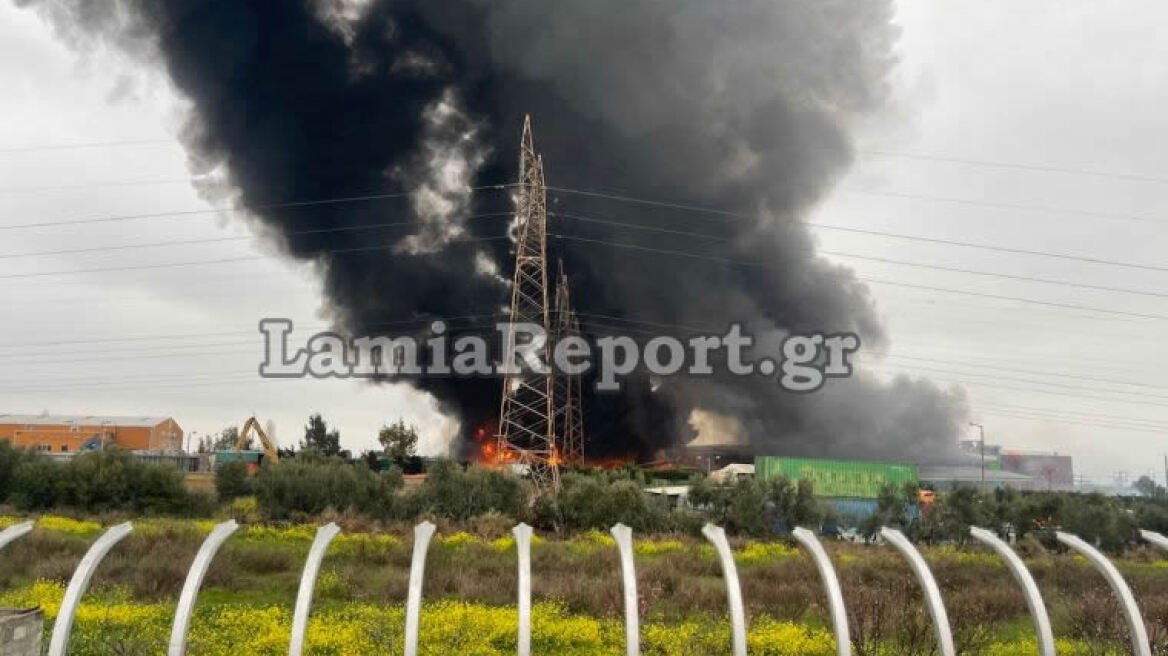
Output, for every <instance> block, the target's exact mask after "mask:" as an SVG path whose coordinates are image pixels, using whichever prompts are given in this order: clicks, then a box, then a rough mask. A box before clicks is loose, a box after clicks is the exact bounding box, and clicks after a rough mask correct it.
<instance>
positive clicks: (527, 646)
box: [511, 524, 531, 656]
mask: <svg viewBox="0 0 1168 656" xmlns="http://www.w3.org/2000/svg"><path fill="white" fill-rule="evenodd" d="M511 534H512V535H514V536H515V550H516V552H518V554H519V636H518V641H517V642H518V650H517V651H518V653H519V656H531V527H530V526H528V525H527V524H519V525H518V526H516V527H515V528H513V529H511Z"/></svg>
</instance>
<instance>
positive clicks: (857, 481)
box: [754, 456, 917, 499]
mask: <svg viewBox="0 0 1168 656" xmlns="http://www.w3.org/2000/svg"><path fill="white" fill-rule="evenodd" d="M754 475H755V477H756V478H757V479H758V480H760V481H769V480H773V479H776V478H779V477H780V476H786V477H787V478H789V479H791V480H799V479H801V478H805V479H807V480H809V481H811V484H812V485H813V486H814V489H815V496H817V497H833V498H849V499H875V498H876V497H878V496H880V489H881V488H883V487H884V486H885V485H894V486H896V487H901V486H902V485H904V484H905V483H915V482H917V466H916V465H910V464H905V463H892V462H864V461H859V460H822V459H819V458H786V457H779V456H759V457H756V458H755V459H754Z"/></svg>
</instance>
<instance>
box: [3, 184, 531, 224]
mask: <svg viewBox="0 0 1168 656" xmlns="http://www.w3.org/2000/svg"><path fill="white" fill-rule="evenodd" d="M513 186H514V184H496V185H482V186H478V187H471V188H469V189H468V190H467V191H483V190H490V189H506V188H509V187H513ZM411 193H412V192H408V191H406V192H394V193H370V194H362V195H358V196H340V197H335V198H322V199H316V200H299V201H286V202H279V203H266V204H261V205H255V206H253V207H247V208H209V209H198V210H177V211H167V212H150V213H146V214H120V215H113V216H103V217H93V218H88V219H63V220H60V221H45V222H42V223H19V224H15V225H6V226H0V230H17V229H24V228H44V227H51V226H62V225H86V224H90V223H109V222H115V221H135V220H139V219H160V218H177V217H184V216H196V215H200V214H215V213H218V212H239V211H251V212H262V211H264V210H275V209H286V208H291V207H314V206H318V205H337V204H345V203H364V202H369V201H375V200H385V199H389V198H404V197H407V196H409V195H411Z"/></svg>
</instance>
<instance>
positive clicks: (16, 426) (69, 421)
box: [0, 414, 183, 454]
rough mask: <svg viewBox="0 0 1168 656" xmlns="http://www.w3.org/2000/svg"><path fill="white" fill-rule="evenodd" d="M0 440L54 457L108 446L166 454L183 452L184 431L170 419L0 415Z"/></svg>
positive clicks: (124, 449)
mask: <svg viewBox="0 0 1168 656" xmlns="http://www.w3.org/2000/svg"><path fill="white" fill-rule="evenodd" d="M0 440H7V441H9V442H11V443H12V444H13V446H17V447H21V448H25V449H29V450H34V451H41V452H44V453H53V454H60V453H77V452H79V451H86V450H96V449H102V448H109V447H116V448H119V449H122V450H123V451H151V452H157V453H165V452H178V451H181V450H182V448H183V430H182V428H181V427H180V426H179V425H178V423H177V422H175V420H174V419H172V418H170V417H115V416H109V417H102V416H89V415H47V414H46V415H10V414H0Z"/></svg>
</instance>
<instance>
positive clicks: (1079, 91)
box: [0, 0, 1168, 481]
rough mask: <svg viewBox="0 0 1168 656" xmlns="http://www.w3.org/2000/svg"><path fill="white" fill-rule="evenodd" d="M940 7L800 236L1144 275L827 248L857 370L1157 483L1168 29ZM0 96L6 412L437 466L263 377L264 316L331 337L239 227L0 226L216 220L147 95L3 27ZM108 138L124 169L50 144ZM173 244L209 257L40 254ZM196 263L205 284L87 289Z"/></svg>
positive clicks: (333, 389) (347, 411)
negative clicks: (851, 164) (924, 388)
mask: <svg viewBox="0 0 1168 656" xmlns="http://www.w3.org/2000/svg"><path fill="white" fill-rule="evenodd" d="M941 4H942V3H936V2H930V1H928V0H913V1H909V2H901V3H898V5H899V13H898V17H897V22H898V24H899V25H900V26H901V27H902V29H903V35H902V41H901V47H900V53H901V56H902V62H901V65H900V68H899V70H898V73H897V77H896V80H895V84H896V93H895V104H894V106H893V107H892V108H891V109H890V110H889V111H888V112H887V113H885V114H883V115H881V116H879V117H874V118H873V119H872V120H870V121H869V122H867V123H866V124H864V125H862V126H859V130H858V132H857V135H856V137H857V140H858V142H859V144H860V150H861V154H860V160H859V161H858V162H857V165H856V166H855V168H854V169H853V170H852V172H851V173H850V174H849V175H848V176H847V177H846V178H845V179H844V180H842V181H841V182H840V184H839V186H838V187H837V188H836V190H835V191H834V192H833V193H832V194H831V196H830V197H829V198H828V199H826V200H825V202H824V203H823V204H822V205H821V206H820V207H819V208H818V209H817V210H816V211H815V212H814V213H813V214H812V215H811V216H809V217H808V221H809V222H812V223H815V224H820V225H824V226H836V227H845V228H860V229H863V230H867V231H870V232H871V231H875V232H883V233H895V234H901V235H912V236H917V237H926V238H930V239H939V240H950V241H961V242H970V243H977V244H985V245H991V246H1001V247H1006V248H1011V249H1020V250H1028V251H1042V252H1046V253H1059V254H1067V255H1073V256H1076V257H1083V258H1092V259H1096V260H1108V261H1112V262H1124V263H1129V264H1136V265H1143V266H1145V267H1151V268H1138V267H1130V266H1129V267H1124V266H1117V265H1115V264H1101V263H1088V262H1083V261H1080V260H1075V259H1060V258H1052V257H1045V256H1040V255H1034V254H1019V253H1004V252H1001V251H1000V250H979V249H971V248H967V247H959V246H954V245H946V244H940V243H936V242H923V241H919V240H916V241H914V240H906V239H894V238H890V237H887V236H877V235H873V234H865V233H856V232H847V231H843V230H838V229H836V230H833V229H829V228H817V229H816V233H817V234H818V235H819V237H820V243H821V247H822V248H823V249H824V250H825V251H829V252H830V253H831V255H830V257H831V258H832V259H836V260H838V261H841V262H845V263H847V264H848V265H850V266H853V267H854V268H855V269H856V271H857V272H858V274H859V275H860V276H861V277H863V278H865V279H868V280H870V281H871V282H870V284H871V285H872V288H873V292H874V296H875V297H876V299H877V303H878V308H879V310H880V312H881V314H882V316H883V317H884V319H885V321H886V323H887V324H888V330H889V332H890V335H891V338H892V347H891V349H890V351H889V352H888V353H887V354H885V357H884V358H883V359H880V360H877V359H875V358H870V360H871V362H872V364H873V366H874V367H875V368H878V369H879V370H880V371H882V372H886V373H888V374H889V375H891V374H893V373H898V372H905V373H913V374H916V375H923V376H928V377H931V378H934V379H936V380H938V381H940V382H943V383H952V384H959V385H962V386H964V387H965V389H966V392H967V394H968V396H969V399H970V404H971V407H972V409H973V416H974V420H975V421H980V422H981V423H983V424H984V426H985V429H986V435H987V441H988V442H991V443H998V444H1002V445H1005V446H1008V447H1017V448H1025V449H1042V450H1057V451H1060V452H1063V453H1069V454H1072V455H1074V456H1075V457H1076V472H1077V473H1080V474H1085V475H1087V476H1089V477H1091V478H1095V479H1098V480H1101V481H1109V480H1110V479H1111V477H1112V474H1113V473H1114V472H1116V471H1119V470H1126V471H1128V472H1130V474H1131V475H1133V476H1138V475H1139V474H1143V473H1155V475H1156V478H1157V480H1161V481H1163V479H1164V466H1163V457H1164V456H1163V454H1164V453H1165V452H1168V380H1166V379H1165V377H1164V376H1163V375H1162V373H1161V372H1162V371H1164V368H1165V365H1166V364H1168V345H1165V343H1164V340H1163V336H1164V335H1165V334H1166V332H1168V331H1166V330H1165V328H1166V327H1168V273H1166V272H1165V271H1163V270H1162V269H1165V268H1168V258H1166V257H1165V256H1164V253H1165V252H1168V129H1166V128H1168V120H1166V119H1165V118H1164V107H1168V38H1165V37H1166V36H1168V35H1166V34H1165V33H1164V32H1165V28H1164V27H1163V26H1164V25H1168V6H1166V5H1164V4H1163V3H1162V2H1157V1H1155V0H1147V1H1143V2H1134V1H1133V2H1127V3H1123V4H1122V5H1120V4H1118V3H1110V2H1090V3H1088V2H1066V1H1065V0H1046V1H1044V2H1030V3H1025V5H1020V4H1019V3H1016V2H1008V1H1006V0H983V1H982V2H977V3H964V4H963V5H962V6H961V8H960V9H959V10H955V9H954V7H955V6H957V5H954V4H952V3H944V4H945V6H941ZM0 88H3V89H4V90H5V94H4V99H3V101H2V102H0V213H2V216H0V307H2V308H4V309H3V314H2V315H0V371H3V372H4V375H3V376H2V377H0V413H3V412H14V413H34V412H40V411H42V410H49V411H51V412H57V413H84V414H150V415H171V416H174V417H175V418H176V419H177V420H178V421H179V423H180V424H181V425H182V426H183V427H184V428H185V429H186V430H187V431H188V433H190V432H192V431H194V432H196V433H198V434H205V433H209V432H217V431H219V430H220V429H222V428H223V427H225V426H227V425H231V424H235V425H238V424H239V423H240V422H242V421H243V419H244V418H246V417H247V416H248V415H251V414H253V413H254V414H256V415H257V416H259V418H260V419H261V420H262V421H263V420H269V419H270V420H272V421H274V422H275V424H276V426H277V435H278V438H279V439H280V440H281V441H282V442H283V443H285V444H291V443H293V442H295V441H296V440H297V439H298V438H299V437H300V435H301V434H302V428H301V427H302V425H303V423H304V421H305V418H306V417H307V414H308V413H309V412H310V411H319V412H321V413H323V414H324V416H325V418H326V419H327V420H328V421H329V422H330V423H334V424H335V425H337V426H338V427H339V429H340V430H341V433H342V439H343V441H344V443H345V445H346V446H347V447H349V448H351V449H354V450H360V449H363V448H369V447H372V446H373V445H374V444H375V438H376V433H377V429H378V427H379V426H380V425H381V424H382V423H384V422H387V421H393V420H396V419H397V418H398V417H399V416H400V417H404V418H405V419H406V420H407V421H410V422H415V423H417V424H418V425H419V427H420V428H421V430H422V434H423V444H422V447H423V450H425V451H429V452H434V451H437V450H439V449H440V448H441V446H442V444H443V443H444V439H445V437H446V436H448V435H449V434H451V432H452V430H453V426H452V425H451V424H450V422H448V421H445V420H443V419H442V418H441V417H440V416H439V415H437V414H436V412H435V411H434V409H433V406H432V404H431V403H430V402H429V401H428V400H427V399H426V398H425V397H423V396H421V395H419V394H417V393H414V392H412V391H411V390H409V389H408V388H404V387H371V386H368V385H364V384H361V383H356V382H344V381H331V382H323V381H315V380H311V381H263V380H260V379H258V378H257V376H256V375H255V371H256V367H257V365H258V355H259V346H258V340H257V332H256V322H257V321H258V319H259V318H261V317H264V316H287V317H291V318H293V319H295V320H296V321H297V322H298V324H300V325H304V326H309V327H313V326H315V327H320V328H323V327H324V324H323V322H322V320H321V319H320V318H319V316H318V309H319V307H320V302H319V295H318V290H317V283H316V282H315V276H314V273H313V271H312V270H311V269H310V268H308V267H307V266H306V265H299V264H293V263H289V262H287V261H284V260H282V259H278V258H275V257H273V256H272V255H271V254H270V249H268V248H265V247H264V246H263V245H262V244H260V243H258V242H256V241H254V240H253V239H251V238H250V233H249V232H248V230H247V228H246V227H245V226H244V225H243V224H242V223H241V222H240V221H239V220H238V219H235V218H233V217H232V216H231V215H230V214H229V213H215V212H200V213H188V214H182V215H178V216H172V217H167V218H153V219H142V220H127V221H117V222H99V223H92V224H89V225H66V226H54V227H44V228H7V229H5V227H6V226H17V225H22V224H27V223H40V222H47V221H61V220H67V219H92V218H99V217H105V216H112V215H127V214H138V213H158V212H160V211H195V212H199V211H201V210H207V209H208V207H209V206H208V205H207V204H206V203H204V202H203V201H202V200H200V199H199V198H198V196H197V195H196V194H195V192H194V190H193V188H192V186H191V184H190V174H189V171H188V167H187V162H186V157H185V154H184V152H183V150H182V148H181V147H180V146H179V144H178V142H177V141H176V140H175V139H174V134H175V133H176V131H177V130H178V128H179V125H180V124H181V116H182V103H181V100H180V99H178V98H176V97H174V95H173V94H172V93H171V92H170V91H169V89H168V88H167V86H166V84H165V83H164V81H162V80H160V79H159V78H158V77H157V76H156V75H154V74H151V73H150V72H148V71H143V70H140V69H136V68H134V67H131V66H128V65H126V64H125V63H124V62H120V61H117V60H115V59H112V58H110V57H108V56H103V55H101V54H100V53H98V54H95V55H94V56H89V57H84V58H79V57H78V56H77V54H76V53H74V52H73V51H71V50H69V49H68V48H66V47H65V46H64V45H63V44H61V43H60V42H59V41H58V40H57V39H55V38H54V36H53V35H52V33H51V31H50V30H49V28H48V27H47V26H46V25H45V24H44V23H43V22H42V21H41V20H40V19H39V18H38V17H37V16H36V15H35V14H33V13H32V12H28V11H22V10H19V9H16V8H15V7H13V6H11V4H9V3H0ZM128 141H142V142H144V143H138V144H127V143H125V142H128ZM100 142H119V144H120V145H118V146H107V147H93V148H85V149H46V148H44V146H50V145H58V144H82V143H100ZM993 163H999V164H1003V165H1010V166H995V165H991V164H993ZM548 165H549V166H554V157H553V158H552V161H549V164H548ZM1090 172H1095V174H1091V173H1090ZM177 240H195V241H198V240H218V241H214V242H206V241H203V242H202V243H193V244H187V245H181V246H175V245H170V246H166V247H159V248H127V249H121V250H101V251H94V252H89V253H56V251H66V250H78V249H86V248H100V247H107V246H124V245H134V244H149V243H151V242H160V241H177ZM29 254H32V255H29ZM13 255H21V256H20V257H13ZM857 256H864V257H867V258H877V259H875V260H874V259H860V258H858V257H857ZM879 259H884V260H901V261H909V262H916V263H920V264H927V265H932V266H939V267H948V268H957V269H966V270H973V271H983V272H995V273H998V274H1004V275H1009V276H1019V277H1027V278H1043V279H1050V280H1061V281H1066V282H1070V283H1075V284H1077V285H1085V286H1095V287H1109V288H1115V289H1124V290H1134V291H1142V292H1146V294H1142V295H1141V294H1134V293H1129V292H1121V291H1104V290H1098V289H1089V288H1085V287H1082V286H1080V287H1074V286H1063V285H1053V284H1045V283H1038V282H1032V281H1024V280H1017V279H1009V278H1001V277H997V278H995V277H990V276H983V275H973V274H970V273H958V272H945V271H939V270H936V269H928V268H920V267H909V266H905V265H903V264H894V263H889V262H880V261H878V260H879ZM206 260H223V261H221V262H217V263H214V264H208V263H205V261H206ZM185 261H191V262H196V261H204V263H202V264H192V265H190V266H177V267H175V266H166V267H163V268H157V269H149V268H145V269H144V268H137V269H128V270H122V271H117V270H114V271H92V270H94V269H116V268H118V267H127V266H133V267H141V266H150V265H154V264H167V265H169V264H172V263H175V262H185ZM1156 268H1159V269H1161V270H1154V269H1156ZM81 270H85V271H88V273H59V272H70V271H81ZM54 272H57V273H54ZM42 274H44V275H42ZM876 281H883V282H876ZM889 282H895V283H901V284H909V285H918V286H926V287H935V288H947V289H955V290H961V291H965V292H969V293H967V294H956V293H951V292H942V291H936V290H929V289H919V288H913V287H904V286H897V285H890V284H888V283H889ZM974 294H982V295H983V296H976V295H974ZM1157 295H1159V296H1157ZM991 296H992V297H994V298H991ZM1001 297H1017V298H1025V299H1031V300H1034V301H1039V302H1040V303H1026V302H1020V301H1014V300H1007V299H1005V298H1001ZM1041 303H1047V305H1043V304H1041ZM1066 305H1073V306H1083V307H1090V308H1099V309H1102V310H1113V311H1117V312H1123V313H1127V314H1115V313H1109V312H1099V311H1094V310H1087V309H1073V308H1068V307H1064V306H1066ZM1138 315H1145V316H1138ZM1146 315H1161V316H1163V317H1165V318H1164V319H1157V318H1154V317H1149V316H1146ZM167 336H169V337H167ZM974 430H975V429H972V428H971V429H970V431H971V432H970V437H973V436H974V435H975V433H974V432H973V431H974Z"/></svg>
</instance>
